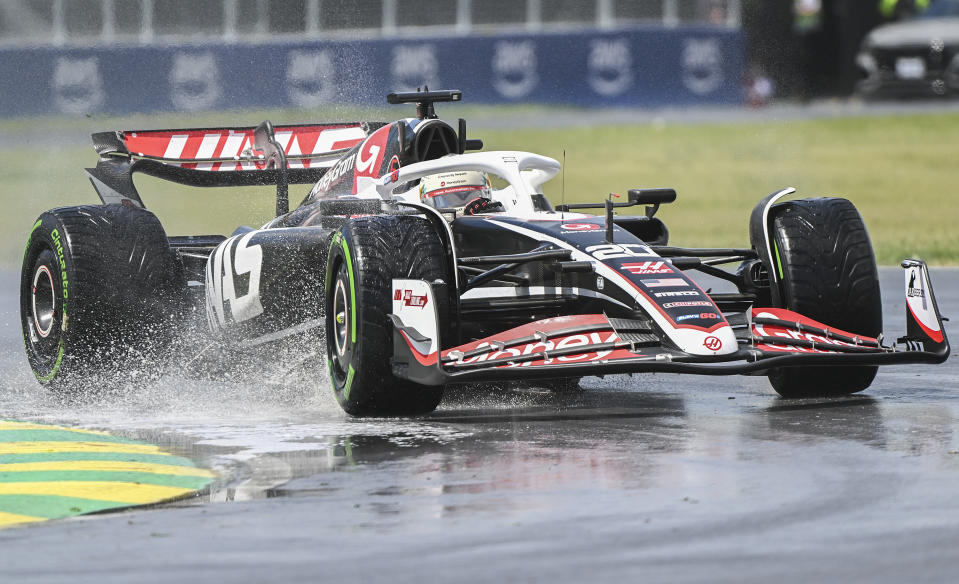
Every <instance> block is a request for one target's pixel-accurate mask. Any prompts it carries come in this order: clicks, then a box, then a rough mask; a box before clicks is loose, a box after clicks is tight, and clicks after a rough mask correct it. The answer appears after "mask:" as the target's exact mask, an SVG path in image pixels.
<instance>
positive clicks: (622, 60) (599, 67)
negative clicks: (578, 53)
mask: <svg viewBox="0 0 959 584" xmlns="http://www.w3.org/2000/svg"><path fill="white" fill-rule="evenodd" d="M587 69H588V73H587V79H588V80H589V85H590V87H592V88H593V91H595V92H596V93H598V94H600V95H603V96H607V97H610V96H614V95H620V94H621V93H624V92H625V91H626V90H627V89H629V88H630V87H632V85H633V58H632V55H631V54H630V50H629V42H628V41H627V40H626V39H596V40H594V41H593V42H592V43H590V49H589V60H588V64H587Z"/></svg>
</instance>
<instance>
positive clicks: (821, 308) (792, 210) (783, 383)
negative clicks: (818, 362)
mask: <svg viewBox="0 0 959 584" xmlns="http://www.w3.org/2000/svg"><path fill="white" fill-rule="evenodd" d="M773 214H774V215H773V220H772V227H773V229H772V232H773V239H774V254H773V256H774V257H773V262H774V264H775V265H774V266H773V269H775V270H777V272H778V273H777V276H778V277H779V279H781V281H782V286H781V290H782V298H783V305H784V308H787V309H789V310H793V311H795V312H798V313H800V314H802V315H804V316H807V317H809V318H812V319H814V320H818V321H819V322H822V323H824V324H827V325H830V326H833V327H836V328H839V329H842V330H845V331H848V332H851V333H856V334H861V335H866V336H870V337H876V336H878V335H879V334H880V333H881V332H882V301H881V298H880V295H879V273H878V270H877V269H876V258H875V256H874V255H873V250H872V244H871V243H870V241H869V234H868V233H867V232H866V226H865V224H864V223H863V220H862V217H861V216H860V215H859V211H857V210H856V207H855V206H853V204H852V203H851V202H849V201H848V200H846V199H838V198H818V199H802V200H798V201H790V202H787V203H783V204H781V205H777V206H775V207H774V208H773ZM876 369H877V368H876V367H874V366H839V367H828V366H827V367H782V368H776V369H772V370H770V372H769V381H770V383H771V384H772V386H773V388H774V389H775V390H776V391H777V392H778V393H779V394H780V395H782V396H783V397H811V396H835V395H845V394H850V393H855V392H857V391H862V390H864V389H866V388H867V387H869V385H870V384H871V383H872V380H873V378H874V377H875V376H876Z"/></svg>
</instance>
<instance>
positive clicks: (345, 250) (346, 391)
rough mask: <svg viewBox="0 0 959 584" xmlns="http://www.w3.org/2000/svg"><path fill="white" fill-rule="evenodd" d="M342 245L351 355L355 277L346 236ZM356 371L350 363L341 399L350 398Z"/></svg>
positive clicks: (354, 341)
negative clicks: (346, 285)
mask: <svg viewBox="0 0 959 584" xmlns="http://www.w3.org/2000/svg"><path fill="white" fill-rule="evenodd" d="M340 245H341V246H342V247H343V255H344V256H345V258H346V271H347V273H348V274H349V278H350V336H351V340H350V342H351V343H352V344H353V355H354V358H355V356H356V345H357V343H356V321H357V318H356V278H355V276H354V275H353V257H352V256H351V255H350V247H349V246H348V245H347V244H346V238H343V239H342V240H341V241H340ZM355 374H356V371H355V370H354V369H353V364H352V363H350V369H349V371H347V372H346V383H345V384H344V385H343V399H344V400H348V399H350V388H352V387H353V376H354V375H355Z"/></svg>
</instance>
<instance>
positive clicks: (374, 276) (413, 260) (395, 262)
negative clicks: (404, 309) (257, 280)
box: [326, 215, 450, 416]
mask: <svg viewBox="0 0 959 584" xmlns="http://www.w3.org/2000/svg"><path fill="white" fill-rule="evenodd" d="M445 258H446V250H445V249H444V247H443V243H442V240H441V239H440V237H439V235H437V233H436V230H435V229H434V227H433V225H432V224H431V223H430V222H429V221H428V220H427V219H425V218H423V217H418V216H412V215H375V216H371V217H358V218H354V219H351V220H350V221H348V222H347V223H346V224H345V225H344V226H343V227H342V228H341V230H340V231H339V232H337V233H336V234H334V236H333V240H332V243H331V246H330V253H329V256H328V259H327V272H326V341H327V342H326V345H327V357H328V365H329V369H330V379H331V383H332V385H333V393H334V395H335V396H336V400H337V401H338V402H339V404H340V406H341V407H342V408H343V409H344V410H345V411H346V412H347V413H349V414H351V415H354V416H403V415H418V414H425V413H429V412H431V411H433V410H434V409H436V406H437V405H438V404H439V402H440V399H442V397H443V387H442V386H425V385H419V384H416V383H413V382H411V381H408V380H406V379H400V378H397V377H395V376H394V375H393V373H392V366H391V362H390V361H391V358H392V356H393V326H392V323H391V322H390V321H389V317H388V315H389V314H390V312H392V308H393V304H392V302H393V300H392V289H393V288H392V281H393V278H410V279H421V280H426V281H428V282H435V281H437V280H441V281H443V282H449V277H450V274H449V268H448V267H447V264H446V259H445ZM436 304H437V310H438V311H439V322H441V323H442V322H447V318H446V314H445V313H446V311H447V306H446V300H445V299H443V298H437V299H436Z"/></svg>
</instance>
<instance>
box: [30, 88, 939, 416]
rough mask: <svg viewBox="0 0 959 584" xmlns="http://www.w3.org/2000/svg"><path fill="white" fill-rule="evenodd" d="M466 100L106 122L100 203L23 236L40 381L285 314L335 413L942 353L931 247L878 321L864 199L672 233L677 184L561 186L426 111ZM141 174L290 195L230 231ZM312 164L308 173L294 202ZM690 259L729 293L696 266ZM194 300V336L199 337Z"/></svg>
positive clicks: (830, 378)
mask: <svg viewBox="0 0 959 584" xmlns="http://www.w3.org/2000/svg"><path fill="white" fill-rule="evenodd" d="M460 99H461V93H460V92H458V91H428V90H427V91H420V92H414V93H401V94H390V95H389V96H388V101H389V102H390V103H394V104H396V103H415V104H416V108H417V115H416V117H415V118H408V119H402V120H399V121H396V122H393V123H389V124H387V123H378V122H377V123H374V122H364V123H319V124H310V125H289V126H274V125H272V124H271V123H270V122H263V123H262V124H260V125H259V126H257V127H256V128H204V129H185V130H159V131H155V130H150V131H114V132H104V133H97V134H94V135H93V141H94V146H95V148H96V151H97V153H98V154H99V160H98V162H97V165H96V167H95V168H90V169H87V173H88V175H89V178H90V181H91V182H92V183H93V186H94V188H95V189H96V191H97V193H98V194H99V196H100V198H101V199H102V202H103V204H102V205H82V206H72V207H61V208H57V209H53V210H50V211H47V212H45V213H43V214H42V215H41V216H40V218H39V219H38V220H37V222H36V224H35V225H34V226H33V229H32V231H31V233H30V237H29V240H28V242H27V246H26V251H25V254H24V260H23V271H22V282H21V288H20V297H21V300H20V309H21V320H22V324H23V335H24V342H25V344H26V351H27V355H28V359H29V363H30V366H31V368H32V369H33V372H34V373H35V375H36V377H37V379H38V380H39V381H40V383H42V384H44V385H47V386H50V387H52V388H54V389H58V390H61V391H68V392H69V391H77V390H79V389H82V388H83V387H84V386H88V385H89V383H90V380H91V379H98V378H99V377H102V376H107V375H112V376H114V377H116V376H119V377H120V378H123V377H124V375H125V374H127V373H129V372H131V371H133V370H134V369H135V368H136V366H135V363H138V362H143V361H146V362H149V363H163V362H166V361H169V362H172V363H176V362H178V361H179V362H182V361H183V359H177V358H176V357H175V355H176V352H175V349H177V348H178V350H180V351H189V355H188V356H190V357H191V359H192V358H196V357H197V356H199V355H200V354H202V353H204V352H205V351H207V348H208V347H229V348H230V351H229V352H230V353H232V354H237V353H238V354H241V355H242V354H243V352H244V351H247V350H250V351H252V350H254V349H256V348H257V347H264V346H270V345H271V344H273V343H279V342H282V341H284V340H287V341H289V339H292V338H295V339H300V340H298V341H297V343H298V344H299V345H300V346H301V347H303V348H304V350H305V351H306V352H307V354H312V356H313V359H314V361H316V360H319V359H322V361H325V363H323V362H322V361H321V366H320V367H318V370H321V369H322V368H323V366H324V365H325V367H326V368H327V369H328V375H329V378H330V382H331V384H332V387H333V391H334V393H335V395H336V399H337V401H338V402H339V404H340V405H341V406H342V408H343V409H344V410H345V411H346V412H348V413H350V414H353V415H415V414H423V413H427V412H430V411H432V410H433V409H435V408H436V407H437V405H438V404H439V402H440V399H441V398H442V396H443V391H444V387H445V386H446V385H447V384H451V383H466V382H468V383H486V382H494V381H497V382H500V381H511V380H520V381H524V382H533V381H536V382H537V383H542V384H543V385H544V386H545V387H552V388H561V387H575V386H576V381H577V380H578V379H579V378H580V377H582V376H586V375H605V374H614V373H636V372H675V373H698V374H704V375H726V374H746V375H764V376H767V377H768V378H769V381H770V383H771V384H772V386H773V388H774V389H775V390H776V391H777V392H779V393H780V394H781V395H783V396H786V397H801V396H812V395H819V396H822V395H826V396H832V395H842V394H849V393H853V392H857V391H861V390H863V389H865V388H867V387H869V385H870V383H872V380H873V378H874V377H875V375H876V370H877V367H878V366H879V365H892V364H904V363H941V362H942V361H944V360H945V359H946V358H947V357H948V355H949V344H948V340H947V338H946V333H945V329H944V328H943V324H942V320H943V319H942V318H941V316H940V314H939V311H938V308H937V306H936V299H935V296H934V295H933V290H932V283H931V281H930V277H929V272H928V270H927V268H926V265H925V264H924V263H923V262H921V261H916V260H906V261H904V262H902V267H903V268H904V271H905V275H904V287H905V305H906V327H905V334H904V335H903V336H902V337H900V338H898V339H897V340H896V341H895V342H889V341H888V340H887V339H885V338H884V337H883V334H882V324H883V323H882V306H881V303H880V296H879V279H878V275H877V268H876V262H875V258H874V255H873V250H872V246H871V244H870V241H869V237H868V235H867V232H866V228H865V226H864V225H863V221H862V218H861V217H860V215H859V213H858V211H857V210H856V208H855V207H854V206H853V205H852V204H851V203H850V202H849V201H847V200H845V199H839V198H812V199H800V200H783V199H785V198H786V197H788V196H789V195H791V194H792V193H793V192H794V189H791V188H790V189H784V190H781V191H779V192H776V193H773V194H771V195H769V196H767V197H765V198H764V199H762V200H761V201H759V203H758V204H757V205H756V207H755V208H754V209H753V211H752V214H751V215H750V217H749V246H748V247H743V248H724V249H690V248H682V247H673V246H670V245H669V243H668V238H669V233H668V230H667V228H666V225H665V224H664V223H663V222H662V221H661V220H660V219H658V218H657V217H656V216H655V215H656V212H657V210H658V209H659V207H660V205H663V204H667V203H672V202H673V201H675V199H676V192H675V191H674V190H672V189H668V188H650V189H644V188H639V189H633V190H630V191H629V192H628V196H627V197H624V198H622V200H621V201H614V200H613V198H611V197H602V199H601V200H600V201H599V202H597V203H595V204H593V203H578V204H564V205H557V206H554V205H552V204H551V203H550V201H548V200H547V199H546V197H545V196H544V195H543V188H542V187H543V184H544V183H546V182H547V181H549V180H550V179H552V178H554V177H555V176H556V175H557V173H559V172H560V164H559V163H558V162H557V161H556V160H553V159H552V158H548V157H545V156H540V155H537V154H532V153H529V152H517V151H483V150H482V149H483V143H482V142H481V141H480V140H477V139H470V138H467V134H466V122H465V121H464V120H462V119H461V120H459V122H458V126H457V127H453V126H452V125H450V124H448V123H446V122H443V121H441V120H439V119H438V118H437V116H436V114H435V110H434V103H435V102H441V101H459V100H460ZM134 173H144V174H147V175H151V176H154V177H159V178H161V179H166V180H170V181H174V182H177V183H182V184H186V185H195V186H237V185H275V187H276V217H275V218H273V219H271V220H270V221H269V222H268V223H266V224H265V225H263V226H262V227H260V228H259V229H253V228H250V227H240V228H238V229H237V230H236V231H235V232H234V233H233V234H232V235H231V236H229V237H225V236H222V235H188V236H169V235H167V233H166V232H165V231H164V228H163V226H162V225H161V224H160V221H159V220H158V219H157V217H156V216H155V215H154V214H153V213H151V212H150V211H148V210H147V209H146V207H145V205H144V202H143V200H141V198H140V195H139V194H138V192H137V189H136V187H135V186H134V184H133V180H132V176H133V174H134ZM299 184H307V185H313V186H312V188H311V189H310V191H309V193H308V194H306V197H305V198H304V199H303V201H302V203H300V205H299V206H297V207H296V208H295V209H293V210H292V211H291V210H290V209H289V202H288V201H289V190H290V185H299ZM597 198H598V199H600V197H597ZM633 206H639V207H640V209H639V210H640V211H641V213H639V214H635V215H631V214H629V215H628V214H618V213H617V211H619V210H620V209H624V208H627V207H633ZM587 210H588V211H593V210H596V211H598V212H597V213H595V214H588V213H583V212H582V211H587ZM723 266H727V268H726V269H723ZM697 272H698V273H702V274H707V275H708V276H711V277H712V278H714V279H715V278H718V279H721V280H724V281H726V282H728V283H730V285H729V286H728V289H729V290H730V291H727V292H722V293H719V292H716V293H713V292H711V291H710V290H705V289H704V288H703V286H700V285H699V284H697V282H696V280H695V279H694V278H693V277H692V275H693V274H694V273H697ZM714 281H715V280H714ZM732 290H735V291H732ZM190 323H200V324H199V325H192V326H194V330H197V331H201V333H202V334H201V335H200V337H201V338H202V342H201V344H200V345H197V346H194V347H192V348H186V349H184V347H183V344H182V343H179V344H178V341H177V338H178V337H182V331H184V330H187V329H189V327H190V326H191V324H190ZM323 338H325V343H324V342H323ZM324 345H325V348H324ZM310 351H312V353H310ZM324 351H325V355H324ZM317 355H324V357H325V358H323V357H317ZM181 356H182V355H181ZM127 379H128V380H129V377H127Z"/></svg>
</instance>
